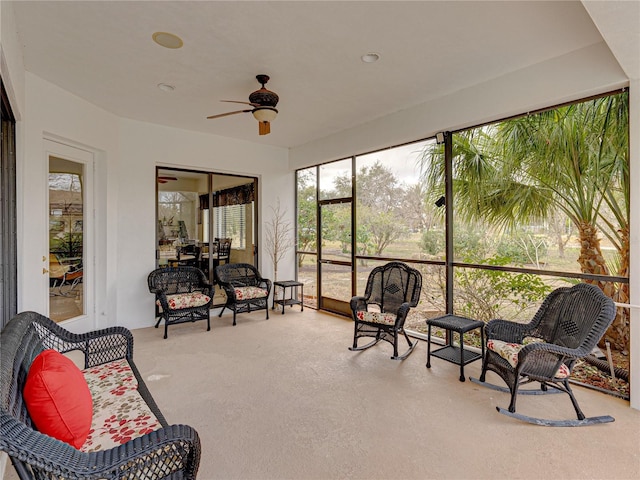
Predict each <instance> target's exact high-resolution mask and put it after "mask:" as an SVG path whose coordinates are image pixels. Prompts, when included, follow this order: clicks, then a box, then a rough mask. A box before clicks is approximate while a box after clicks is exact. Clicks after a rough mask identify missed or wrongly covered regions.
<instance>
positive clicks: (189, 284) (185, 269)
mask: <svg viewBox="0 0 640 480" xmlns="http://www.w3.org/2000/svg"><path fill="white" fill-rule="evenodd" d="M147 282H148V284H149V291H150V292H151V293H153V294H154V295H155V296H156V308H157V313H158V321H157V323H156V328H158V325H160V322H161V321H162V320H163V319H164V338H167V328H168V327H169V325H175V324H178V323H184V322H195V321H196V320H206V321H207V331H209V330H211V323H210V320H209V309H210V308H211V304H212V302H213V285H211V284H210V283H209V281H208V280H207V278H206V277H205V275H204V273H202V271H201V270H199V269H198V268H196V267H189V266H178V267H166V268H158V269H156V270H154V271H153V272H151V273H150V274H149V277H148V278H147Z"/></svg>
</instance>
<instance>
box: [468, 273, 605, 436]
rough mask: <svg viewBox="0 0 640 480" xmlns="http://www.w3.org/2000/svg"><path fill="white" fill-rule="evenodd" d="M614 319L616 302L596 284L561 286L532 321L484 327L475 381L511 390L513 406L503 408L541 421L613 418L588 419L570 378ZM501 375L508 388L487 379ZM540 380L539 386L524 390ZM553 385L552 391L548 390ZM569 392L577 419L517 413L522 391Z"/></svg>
mask: <svg viewBox="0 0 640 480" xmlns="http://www.w3.org/2000/svg"><path fill="white" fill-rule="evenodd" d="M614 317H615V306H614V303H613V301H612V300H611V299H610V298H608V297H607V296H605V295H604V293H602V291H601V290H600V289H599V288H598V287H596V286H594V285H588V284H585V283H581V284H578V285H574V286H573V287H571V288H568V287H565V288H559V289H557V290H554V291H553V292H551V294H550V295H549V296H548V297H547V298H546V299H545V301H544V302H543V304H542V306H541V307H540V309H539V310H538V312H537V313H536V314H535V316H534V317H533V320H531V322H529V323H527V324H521V323H515V322H510V321H506V320H491V321H490V322H488V323H487V325H486V327H485V334H486V339H487V348H486V352H487V353H486V356H485V358H484V361H483V365H482V373H481V375H480V379H479V380H477V379H473V378H472V379H471V380H472V381H474V382H476V383H480V384H482V385H485V386H487V387H490V388H493V389H495V390H500V391H509V392H510V393H511V403H510V404H509V408H508V410H505V409H503V408H500V407H496V408H497V410H498V412H500V413H502V414H504V415H508V416H511V417H514V418H517V419H519V420H523V421H526V422H529V423H533V424H536V425H546V426H582V425H590V424H594V423H607V422H613V421H614V419H613V417H610V416H600V417H591V418H586V417H585V415H584V413H582V410H581V409H580V407H579V405H578V401H577V400H576V398H575V396H574V394H573V391H572V390H571V387H570V386H569V376H570V375H571V371H572V370H573V367H574V366H575V365H576V361H577V360H578V359H580V358H583V357H585V356H587V355H589V354H590V353H591V351H592V350H593V348H594V347H595V346H596V344H597V343H598V342H599V341H600V339H601V338H602V336H603V335H604V334H605V332H606V330H607V328H608V327H609V325H610V324H611V322H612V321H613V319H614ZM489 370H491V371H493V372H495V373H497V374H498V375H499V376H500V377H501V378H502V379H503V380H504V381H505V383H506V384H507V386H508V390H507V389H505V388H504V387H499V386H496V385H492V384H489V383H485V379H486V374H487V371H489ZM531 382H539V383H540V387H541V388H540V389H539V390H538V389H529V390H526V389H520V386H522V385H524V384H527V383H531ZM549 387H551V390H549ZM561 392H564V393H566V394H568V395H569V397H570V398H571V402H572V404H573V407H574V409H575V411H576V414H577V417H578V419H577V420H573V419H571V420H546V419H542V418H535V417H529V416H526V415H522V414H519V413H516V399H517V396H518V394H530V395H539V394H545V393H561Z"/></svg>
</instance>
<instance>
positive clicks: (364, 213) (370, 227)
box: [323, 161, 406, 255]
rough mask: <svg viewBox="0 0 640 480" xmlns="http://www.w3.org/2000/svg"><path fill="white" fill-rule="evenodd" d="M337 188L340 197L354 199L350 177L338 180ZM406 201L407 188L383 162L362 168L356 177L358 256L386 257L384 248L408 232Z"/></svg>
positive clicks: (341, 177) (345, 176)
mask: <svg viewBox="0 0 640 480" xmlns="http://www.w3.org/2000/svg"><path fill="white" fill-rule="evenodd" d="M334 186H335V192H336V195H337V196H338V197H348V196H351V177H350V176H347V175H344V176H339V177H337V178H336V179H335V181H334ZM404 198H405V189H404V187H403V186H402V185H399V183H398V180H397V178H396V177H395V175H394V174H393V172H391V170H389V169H388V168H387V167H385V166H384V165H382V164H381V163H380V162H379V161H376V162H375V163H373V165H371V166H367V165H365V166H362V167H361V168H360V170H359V171H358V172H357V174H356V215H357V220H356V224H357V229H358V230H357V231H356V241H357V249H358V253H360V254H373V255H382V252H383V251H384V249H385V248H387V247H388V246H389V244H391V243H392V242H394V241H395V240H397V239H398V238H399V237H400V236H401V235H402V234H403V233H404V232H405V231H406V228H405V221H404V218H403V213H402V202H403V199H404ZM323 223H324V219H323Z"/></svg>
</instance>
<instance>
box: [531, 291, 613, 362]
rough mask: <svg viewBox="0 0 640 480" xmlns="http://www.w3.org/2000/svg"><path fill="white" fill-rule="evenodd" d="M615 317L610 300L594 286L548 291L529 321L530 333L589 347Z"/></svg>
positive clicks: (560, 341) (597, 339) (555, 341)
mask: <svg viewBox="0 0 640 480" xmlns="http://www.w3.org/2000/svg"><path fill="white" fill-rule="evenodd" d="M615 316H616V308H615V304H614V303H613V300H611V299H610V298H609V297H607V296H606V295H605V294H604V293H603V292H602V290H600V289H599V288H598V287H596V286H595V285H589V284H586V283H579V284H577V285H574V286H573V287H562V288H558V289H557V290H554V291H553V292H551V293H550V294H549V295H548V296H547V298H545V300H544V302H543V303H542V305H541V306H540V308H539V309H538V311H537V312H536V314H535V316H534V317H533V320H532V321H531V322H530V323H529V327H530V328H529V329H527V330H528V331H529V333H530V336H533V337H538V338H541V339H542V340H544V341H545V342H547V343H553V344H555V345H560V346H563V347H567V348H578V347H583V348H585V349H587V350H589V351H590V350H592V349H593V348H594V347H595V346H596V344H597V343H598V342H599V341H600V339H601V338H602V336H603V335H604V334H605V332H606V331H607V328H609V325H611V322H612V321H613V319H614V318H615Z"/></svg>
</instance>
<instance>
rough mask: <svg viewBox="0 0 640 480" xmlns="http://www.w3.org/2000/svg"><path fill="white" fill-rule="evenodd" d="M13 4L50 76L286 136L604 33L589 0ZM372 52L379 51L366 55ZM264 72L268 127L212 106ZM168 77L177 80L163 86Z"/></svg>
mask: <svg viewBox="0 0 640 480" xmlns="http://www.w3.org/2000/svg"><path fill="white" fill-rule="evenodd" d="M3 1H4V0H3ZM587 3H592V4H596V5H595V6H594V7H593V8H592V10H594V11H597V10H599V9H600V10H602V8H601V7H599V6H598V5H597V4H598V2H587ZM605 3H606V2H605ZM616 3H620V2H616ZM12 5H13V9H14V14H15V18H16V23H17V28H18V36H19V39H20V42H21V43H22V45H23V47H24V64H25V68H26V69H27V70H28V71H30V72H32V73H34V74H36V75H38V76H40V77H42V78H43V79H45V80H48V81H49V82H51V83H53V84H56V85H58V86H60V87H61V88H63V89H65V90H68V91H70V92H72V93H74V94H76V95H77V96H79V97H81V98H83V99H86V100H87V101H89V102H91V103H93V104H95V105H97V106H99V107H101V108H104V109H105V110H107V111H109V112H112V113H114V114H116V115H118V116H121V117H125V118H131V119H136V120H141V121H146V122H151V123H157V124H163V125H168V126H172V127H177V128H182V129H187V130H194V131H201V132H207V133H213V134H217V135H223V136H227V137H234V138H239V139H244V140H248V141H252V142H261V143H265V144H270V145H278V146H283V147H294V146H298V145H302V144H305V143H307V142H310V141H312V140H316V139H318V138H322V137H325V136H327V135H331V134H333V133H336V132H339V131H342V130H345V129H348V128H351V127H355V126H357V125H359V124H362V123H365V122H368V121H371V120H373V119H376V118H379V117H382V116H385V115H388V114H391V113H394V112H397V111H400V110H404V109H407V108H410V107H413V106H415V105H418V104H421V103H424V102H426V101H428V100H431V99H433V98H437V97H440V96H443V95H446V94H450V93H452V92H455V91H457V90H460V89H463V88H466V87H469V86H472V85H474V84H478V83H481V82H484V81H487V80H489V79H492V78H496V77H499V76H501V75H503V74H506V73H508V72H512V71H516V70H519V69H521V68H524V67H527V66H530V65H533V64H536V63H539V62H542V61H545V60H548V59H550V58H554V57H558V56H560V55H563V54H566V53H569V52H572V51H575V50H578V49H581V48H583V47H587V46H590V45H593V44H595V43H599V42H602V40H603V38H602V35H601V33H600V32H599V30H598V28H596V26H595V25H594V23H593V21H592V19H591V17H590V16H589V13H587V11H586V10H585V8H584V6H583V5H582V3H581V2H561V1H550V2H541V1H532V2H527V1H518V2H516V1H511V2H505V1H497V2H484V1H471V2H461V1H447V2H435V1H413V2H397V1H386V2H377V1H373V2H352V1H343V2H328V1H314V2H274V1H263V2H246V1H231V2H219V1H199V2H192V1H83V2H76V1H68V2H58V1H44V2H36V1H29V2H25V1H18V2H12ZM604 10H605V12H606V11H607V9H604ZM592 14H593V13H592ZM606 18H607V21H608V22H609V23H612V22H611V20H612V18H611V15H608V14H607V15H606ZM621 21H623V22H626V23H627V24H631V25H635V20H634V19H628V18H627V19H624V18H623V19H621ZM630 22H631V23H630ZM635 26H636V34H637V32H638V28H637V25H635ZM610 28H613V29H615V28H616V23H615V21H613V26H612V27H610ZM157 31H165V32H171V33H174V34H176V35H178V36H180V37H181V38H182V39H183V40H184V47H183V48H181V49H177V50H169V49H166V48H163V47H160V46H159V45H157V44H156V43H154V42H153V41H152V39H151V36H152V34H153V33H154V32H157ZM605 37H606V36H605ZM618 43H620V44H621V47H620V48H621V49H622V51H623V53H624V51H625V46H624V42H618ZM631 51H633V50H631ZM367 52H377V53H379V54H380V55H381V59H380V60H379V61H378V62H377V63H373V64H366V63H363V62H362V61H361V60H360V56H361V55H362V54H364V53H367ZM613 53H614V54H616V51H614V52H613ZM259 73H266V74H268V75H270V76H271V81H270V82H269V84H268V85H267V87H268V88H269V89H271V90H273V91H275V92H276V93H278V95H279V96H280V103H279V104H278V109H279V110H280V114H279V115H278V118H277V119H276V120H275V121H274V122H273V123H272V125H271V132H272V133H271V134H270V135H266V136H258V126H257V122H256V121H255V120H254V119H253V117H252V116H251V115H250V114H248V113H244V114H238V115H234V116H230V117H224V118H220V119H215V120H207V119H206V118H205V117H206V116H208V115H214V114H218V113H224V112H227V111H232V110H237V109H238V108H236V107H237V105H234V104H228V103H221V102H219V100H223V99H226V100H242V101H246V100H247V97H248V96H249V94H250V93H251V92H252V91H254V90H256V89H257V88H259V84H258V83H257V82H256V80H255V75H256V74H259ZM159 83H167V84H171V85H174V86H175V90H174V91H173V92H163V91H161V90H160V89H158V88H157V85H158V84H159Z"/></svg>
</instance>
